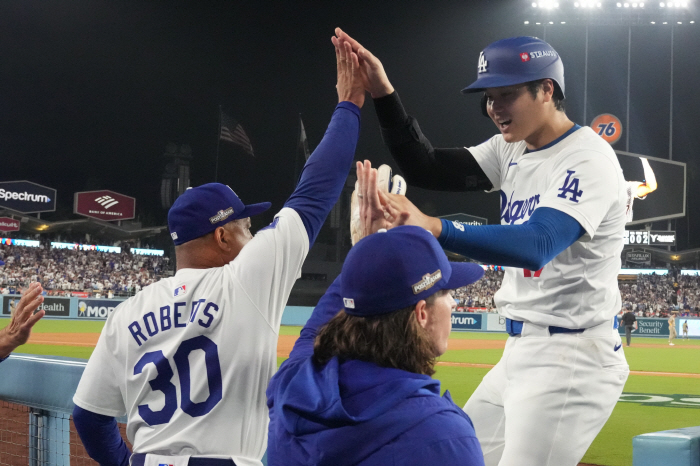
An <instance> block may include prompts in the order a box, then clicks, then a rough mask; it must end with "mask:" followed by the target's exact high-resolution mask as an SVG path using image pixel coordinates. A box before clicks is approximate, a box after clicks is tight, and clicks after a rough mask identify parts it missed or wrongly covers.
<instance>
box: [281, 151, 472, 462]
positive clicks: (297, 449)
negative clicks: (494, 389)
mask: <svg viewBox="0 0 700 466" xmlns="http://www.w3.org/2000/svg"><path fill="white" fill-rule="evenodd" d="M365 168H366V169H367V170H363V168H362V164H360V163H359V162H358V184H359V189H358V190H357V194H358V196H357V197H358V198H359V200H360V203H366V202H368V201H369V198H371V197H372V192H373V191H372V189H365V188H367V183H365V182H364V181H363V180H365V179H366V178H364V176H363V174H365V175H366V174H367V171H369V170H371V167H370V166H369V163H368V162H365ZM371 173H373V178H374V180H373V181H375V182H376V178H377V176H376V173H374V172H371ZM370 178H371V177H370ZM369 184H370V185H372V182H370V183H369ZM373 197H374V198H375V200H374V201H373V202H374V203H375V205H376V206H379V198H378V196H377V194H376V183H374V196H373ZM360 210H361V211H362V212H363V213H367V212H370V215H360V224H361V225H362V226H363V227H364V228H360V229H359V231H360V234H359V237H358V238H357V239H358V240H359V241H358V242H357V244H356V245H355V246H354V247H353V248H352V249H351V250H350V253H349V254H348V257H347V259H346V260H345V263H344V264H343V270H342V272H341V274H340V276H339V277H338V278H337V279H336V280H335V282H333V284H332V285H331V286H330V288H329V289H328V291H327V292H326V294H325V295H324V296H323V298H321V300H320V301H319V303H318V305H317V306H316V307H315V308H314V312H313V314H312V316H311V318H310V319H309V321H308V322H307V324H306V326H305V327H304V329H303V330H302V331H301V335H300V337H299V339H298V340H297V342H296V344H295V345H294V349H293V350H292V352H291V354H290V356H289V359H288V360H287V361H285V362H284V363H283V364H282V366H281V367H280V370H279V371H278V372H277V373H276V374H275V375H274V376H273V377H272V379H271V380H270V386H269V388H268V391H267V395H268V406H269V407H270V435H269V439H270V440H269V441H270V444H269V445H270V446H269V449H268V465H269V466H277V465H285V466H292V465H299V466H300V465H317V466H323V465H328V466H345V465H348V466H349V465H356V464H362V465H363V466H372V465H387V464H393V465H402V466H411V465H420V466H423V465H428V464H439V465H464V466H482V465H483V464H484V459H483V455H482V453H481V448H480V446H479V442H478V440H477V439H476V435H475V433H474V429H473V427H472V424H471V422H470V421H469V418H468V417H467V416H466V415H465V414H464V412H463V411H462V410H461V409H459V407H457V406H456V405H455V404H454V402H453V401H452V400H451V398H450V395H449V393H446V394H445V396H443V397H441V396H440V382H439V381H438V380H434V379H432V378H431V377H430V376H431V375H432V374H433V373H434V369H433V366H434V364H435V358H436V356H439V355H440V354H442V353H444V351H445V350H446V348H447V343H448V337H449V334H450V327H451V318H450V316H451V311H452V310H453V309H454V307H455V302H454V300H453V299H452V296H451V295H450V294H449V292H448V290H450V289H454V288H457V287H460V286H464V285H466V284H468V283H472V282H474V281H476V280H478V279H479V278H481V276H482V275H483V274H484V271H483V269H482V268H481V267H480V266H479V265H477V264H474V263H463V262H462V263H450V262H448V260H447V257H446V256H445V253H444V252H443V251H442V250H441V249H440V246H439V244H438V242H437V241H436V240H435V238H433V237H432V235H431V234H430V233H428V232H427V231H426V230H424V229H422V228H418V227H415V226H403V227H399V228H395V229H392V230H389V231H388V232H387V231H386V230H380V232H379V233H375V234H370V235H369V236H367V237H365V238H364V239H360V238H362V237H364V236H365V235H367V234H368V233H371V232H372V231H376V227H377V226H383V225H380V224H381V223H383V222H384V217H383V215H380V216H379V217H378V218H377V220H379V221H378V222H372V218H373V216H372V215H371V212H373V211H374V209H372V208H370V207H369V206H366V207H365V208H362V207H360ZM379 211H380V212H381V209H379ZM373 225H374V226H373Z"/></svg>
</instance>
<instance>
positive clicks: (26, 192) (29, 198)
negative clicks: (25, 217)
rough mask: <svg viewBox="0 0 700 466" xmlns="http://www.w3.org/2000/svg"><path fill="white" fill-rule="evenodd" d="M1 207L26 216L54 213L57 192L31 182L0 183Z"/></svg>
mask: <svg viewBox="0 0 700 466" xmlns="http://www.w3.org/2000/svg"><path fill="white" fill-rule="evenodd" d="M0 207H7V208H8V209H12V210H16V211H18V212H22V213H25V214H29V213H35V212H54V211H55V210H56V190H55V189H53V188H48V187H46V186H42V185H40V184H36V183H32V182H31V181H3V182H0Z"/></svg>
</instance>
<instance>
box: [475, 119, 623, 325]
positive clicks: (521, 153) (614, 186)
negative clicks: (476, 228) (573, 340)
mask: <svg viewBox="0 0 700 466" xmlns="http://www.w3.org/2000/svg"><path fill="white" fill-rule="evenodd" d="M469 151H470V152H471V153H472V154H473V155H474V158H475V159H476V160H477V162H478V163H479V165H480V166H481V168H482V169H483V171H484V173H485V174H486V176H488V178H489V180H490V181H491V183H492V184H493V190H500V192H501V223H502V224H504V225H518V224H522V223H525V222H527V220H528V219H529V218H530V216H531V215H532V213H533V212H534V210H535V209H536V208H538V207H549V208H553V209H557V210H559V211H562V212H564V213H566V214H568V215H570V216H571V217H573V218H574V219H576V220H577V221H578V222H579V223H580V224H581V226H582V227H583V228H584V229H585V231H586V233H585V234H584V236H583V237H582V238H581V239H579V240H578V241H576V242H575V243H574V244H573V245H571V246H570V247H569V248H567V249H566V250H565V251H563V252H562V253H560V254H559V255H558V256H556V257H555V258H554V259H553V260H552V261H551V262H550V263H548V264H547V265H545V266H544V268H543V269H541V270H533V271H530V270H525V269H519V268H515V267H508V268H506V271H505V275H504V278H503V284H502V286H501V289H500V290H499V291H498V292H497V293H496V295H495V298H494V299H495V302H496V306H497V307H498V311H499V313H501V314H502V315H504V316H506V317H509V318H511V319H515V320H521V321H526V322H531V323H534V324H538V325H544V326H558V327H565V328H590V327H593V326H595V325H598V324H601V323H603V322H605V321H609V322H612V318H613V317H614V316H615V314H617V312H618V310H619V309H620V303H621V299H620V292H619V289H618V285H617V275H618V273H619V271H620V253H621V251H622V246H623V244H622V237H623V233H624V229H625V221H626V219H625V207H626V195H625V188H626V186H625V180H624V178H623V176H622V169H621V168H620V164H619V162H618V160H617V156H616V155H615V152H614V151H613V150H612V148H611V147H610V145H609V144H608V143H607V142H605V141H604V140H603V139H602V138H601V137H600V136H598V135H597V134H596V133H595V132H594V131H593V130H591V129H590V128H589V127H582V128H580V129H578V130H576V131H574V132H573V133H571V134H569V135H568V136H567V137H566V138H564V139H562V140H561V141H559V142H557V143H556V144H554V145H553V146H551V147H548V148H545V149H541V150H538V151H534V152H526V146H525V142H524V141H521V142H517V143H506V142H505V140H504V139H503V136H501V135H500V134H499V135H496V136H494V137H492V138H491V139H489V140H488V141H486V142H484V143H483V144H480V145H478V146H475V147H470V148H469Z"/></svg>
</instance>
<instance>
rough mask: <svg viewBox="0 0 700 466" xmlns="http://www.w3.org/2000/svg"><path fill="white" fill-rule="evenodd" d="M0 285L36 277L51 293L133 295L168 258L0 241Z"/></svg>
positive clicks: (164, 266)
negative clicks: (16, 244)
mask: <svg viewBox="0 0 700 466" xmlns="http://www.w3.org/2000/svg"><path fill="white" fill-rule="evenodd" d="M0 257H3V258H4V261H5V262H6V264H5V266H4V267H3V268H2V269H0V286H2V287H5V288H10V289H9V292H10V293H12V292H13V290H12V289H11V288H12V287H14V286H17V285H19V286H26V285H27V284H28V283H29V282H31V281H39V282H41V283H42V284H43V285H44V288H45V289H47V291H50V292H52V293H51V294H52V295H68V296H70V292H71V291H80V292H85V291H87V292H90V293H91V294H97V293H99V294H100V295H109V291H112V293H113V294H114V295H122V296H124V295H133V294H135V293H136V292H138V291H140V290H141V289H142V288H143V287H145V286H147V285H150V284H151V283H155V282H156V281H158V280H159V279H160V278H161V277H162V274H163V271H165V270H169V268H170V267H169V258H167V257H159V256H139V255H132V254H131V253H129V252H126V248H125V249H124V250H123V252H121V253H108V252H98V251H80V250H72V249H52V248H51V246H50V242H48V241H45V242H43V243H42V245H41V246H40V247H38V248H32V247H20V246H12V245H8V244H6V243H2V244H0Z"/></svg>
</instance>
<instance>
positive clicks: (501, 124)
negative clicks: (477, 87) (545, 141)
mask: <svg viewBox="0 0 700 466" xmlns="http://www.w3.org/2000/svg"><path fill="white" fill-rule="evenodd" d="M484 94H485V95H486V111H487V112H488V115H489V117H490V118H491V120H492V121H493V122H494V123H495V124H496V127H497V128H498V129H499V131H500V132H501V134H502V135H503V139H505V141H506V142H518V141H523V140H527V139H529V138H530V137H531V136H532V135H533V134H534V133H536V132H537V131H538V130H539V129H540V128H541V127H542V125H543V119H544V112H543V106H542V101H543V99H542V92H541V91H540V92H538V93H537V97H536V98H533V96H532V94H531V93H530V92H529V91H528V87H527V84H518V85H515V86H506V87H493V88H489V89H486V90H485V91H484Z"/></svg>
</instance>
